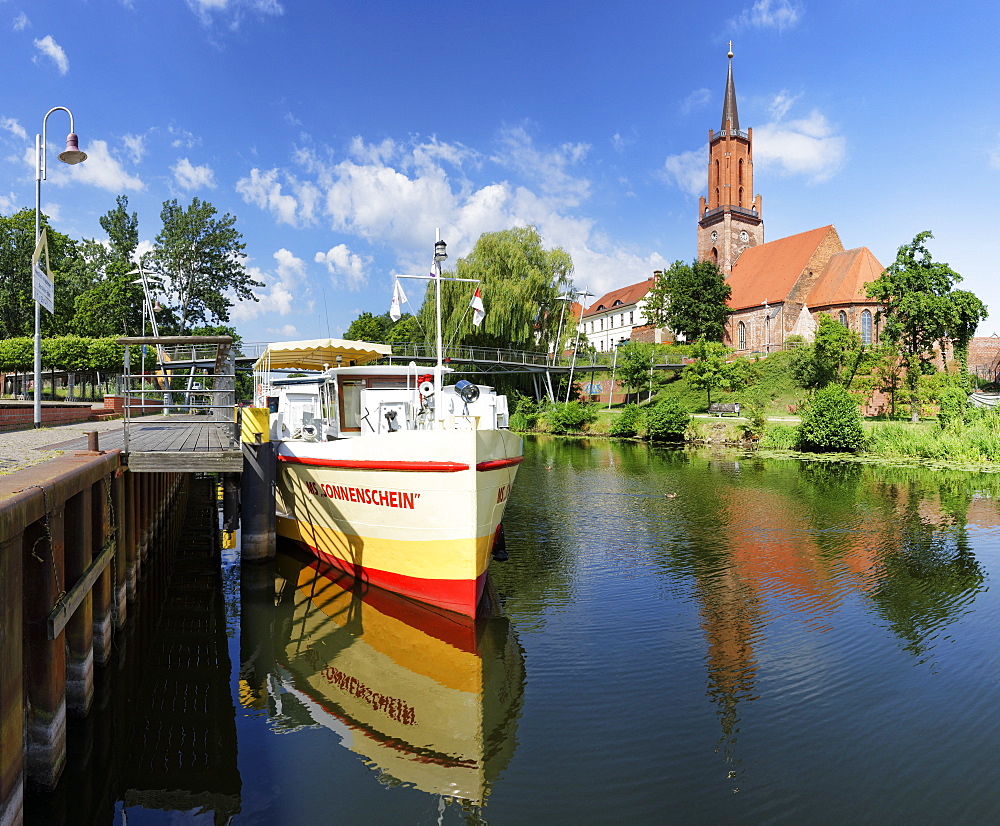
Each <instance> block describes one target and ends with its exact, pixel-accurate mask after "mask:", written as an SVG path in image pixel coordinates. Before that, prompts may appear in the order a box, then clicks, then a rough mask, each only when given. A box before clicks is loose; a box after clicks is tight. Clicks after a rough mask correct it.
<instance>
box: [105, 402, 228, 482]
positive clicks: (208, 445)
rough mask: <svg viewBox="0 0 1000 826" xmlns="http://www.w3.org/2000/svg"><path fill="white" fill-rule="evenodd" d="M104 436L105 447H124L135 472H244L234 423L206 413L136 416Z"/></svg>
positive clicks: (127, 460) (130, 467)
mask: <svg viewBox="0 0 1000 826" xmlns="http://www.w3.org/2000/svg"><path fill="white" fill-rule="evenodd" d="M128 429H129V433H128V446H127V448H126V445H125V433H124V429H123V431H122V432H120V433H115V434H114V436H111V434H106V435H105V437H104V439H102V444H101V448H102V449H104V450H109V449H114V448H121V449H122V451H123V452H124V454H125V461H126V462H127V464H128V467H129V470H131V471H132V472H133V473H240V472H241V471H242V470H243V452H242V450H241V449H240V444H239V441H238V439H234V435H235V430H234V426H233V425H232V424H231V423H229V422H219V421H214V420H212V419H209V418H207V417H205V416H196V415H184V414H171V415H169V416H151V417H149V418H146V419H140V420H136V419H132V420H130V421H129V423H128Z"/></svg>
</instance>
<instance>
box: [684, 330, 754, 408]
mask: <svg viewBox="0 0 1000 826" xmlns="http://www.w3.org/2000/svg"><path fill="white" fill-rule="evenodd" d="M729 352H730V351H729V348H728V347H726V346H725V345H723V344H719V343H718V342H716V341H705V339H703V338H700V339H698V341H696V342H695V343H694V346H693V347H692V348H691V355H692V356H693V357H694V358H695V361H694V362H693V363H692V364H688V365H687V366H686V367H685V368H684V376H685V378H687V380H688V384H689V385H690V386H691V387H692V388H694V389H695V390H704V391H706V393H707V395H708V404H711V403H712V390H713V389H715V388H717V387H718V388H721V389H723V390H738V389H740V388H741V387H744V386H745V385H746V383H747V382H748V381H749V380H750V378H751V372H752V371H751V369H750V366H749V365H748V364H746V362H745V360H744V359H740V360H738V361H736V362H733V363H732V364H728V363H727V362H726V357H727V356H728V355H729Z"/></svg>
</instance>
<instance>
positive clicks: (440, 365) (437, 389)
mask: <svg viewBox="0 0 1000 826" xmlns="http://www.w3.org/2000/svg"><path fill="white" fill-rule="evenodd" d="M446 250H447V244H445V242H444V241H442V240H441V228H440V227H438V229H437V230H436V232H435V241H434V303H435V305H436V308H435V309H436V317H437V342H436V344H437V346H436V350H437V367H436V368H435V370H434V410H435V411H436V413H435V416H436V418H437V420H438V421H439V422H441V421H443V420H444V406H443V405H444V399H442V398H441V390H442V387H443V385H444V361H443V358H444V356H443V352H442V351H443V349H444V348H443V345H442V332H441V264H442V262H443V261H444V260H445V259H446V258H447V257H448V253H447V251H446Z"/></svg>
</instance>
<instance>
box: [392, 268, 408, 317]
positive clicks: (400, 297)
mask: <svg viewBox="0 0 1000 826" xmlns="http://www.w3.org/2000/svg"><path fill="white" fill-rule="evenodd" d="M404 301H406V294H405V293H404V292H403V288H402V287H401V286H400V284H399V279H398V278H397V279H396V286H395V287H393V288H392V305H391V306H390V307H389V318H391V319H392V320H393V321H399V319H400V318H401V317H402V315H403V309H402V307H403V302H404Z"/></svg>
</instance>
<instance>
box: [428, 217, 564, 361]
mask: <svg viewBox="0 0 1000 826" xmlns="http://www.w3.org/2000/svg"><path fill="white" fill-rule="evenodd" d="M572 273H573V261H572V259H571V258H570V257H569V254H568V253H566V252H565V251H564V250H563V249H561V248H559V247H556V248H554V249H545V248H544V247H543V246H542V238H541V236H540V235H539V234H538V230H537V229H535V227H515V228H514V229H505V230H501V231H499V232H486V233H483V234H482V235H481V236H480V237H479V240H478V241H476V244H475V246H474V247H473V248H472V252H471V253H469V255H467V256H466V257H465V258H460V259H458V262H457V264H456V267H455V271H454V272H452V273H446V274H445V275H446V276H447V275H455V276H457V277H458V278H473V279H477V280H478V281H479V289H480V293H481V295H482V299H483V305H484V306H485V309H486V316H485V318H484V319H483V321H482V323H481V324H480V325H479V326H478V327H477V326H475V325H474V324H473V315H474V314H473V312H472V310H471V308H470V303H471V300H472V295H473V291H474V290H475V285H474V284H468V283H462V282H458V283H447V282H445V283H443V284H442V285H441V287H442V289H441V318H442V328H443V338H444V342H445V344H446V345H447V344H462V345H468V346H473V347H497V348H501V349H515V350H540V351H543V352H547V351H548V348H549V346H550V343H551V342H552V341H554V340H555V338H556V336H557V335H558V325H559V308H560V304H559V301H558V297H559V296H561V295H564V294H565V293H566V292H567V291H568V290H569V289H570V288H571V287H572V280H571V275H572ZM434 312H435V309H434V285H433V284H431V285H430V287H429V288H428V290H427V293H426V295H425V297H424V303H423V305H422V306H421V308H420V313H419V321H420V327H421V329H423V330H424V331H426V335H427V338H428V341H429V342H433V341H434V335H435V333H434V330H435V324H434Z"/></svg>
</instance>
